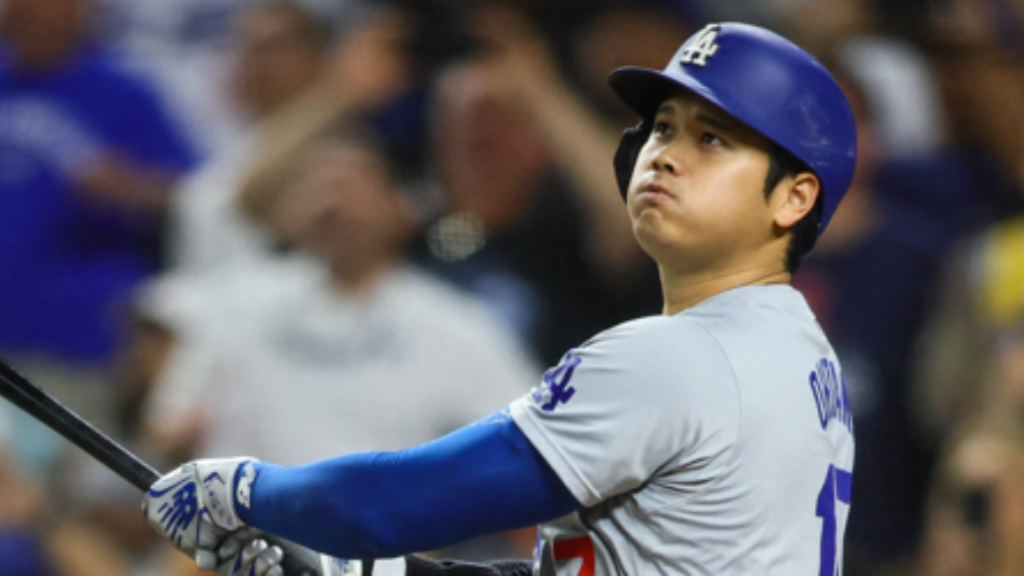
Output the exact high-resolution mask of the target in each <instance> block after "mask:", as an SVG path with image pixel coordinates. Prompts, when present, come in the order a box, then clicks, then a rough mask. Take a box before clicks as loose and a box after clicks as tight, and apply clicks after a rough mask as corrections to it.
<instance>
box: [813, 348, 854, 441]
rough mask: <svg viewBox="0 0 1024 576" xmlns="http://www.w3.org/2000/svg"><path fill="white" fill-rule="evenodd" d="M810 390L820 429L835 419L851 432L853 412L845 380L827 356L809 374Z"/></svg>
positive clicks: (826, 426)
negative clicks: (816, 406)
mask: <svg viewBox="0 0 1024 576" xmlns="http://www.w3.org/2000/svg"><path fill="white" fill-rule="evenodd" d="M810 384H811V391H812V392H813V393H814V400H815V403H816V404H817V405H818V421H819V422H820V423H821V429H822V430H824V429H826V428H828V423H829V422H831V421H833V420H835V421H836V422H839V423H840V424H842V425H843V426H845V427H846V429H847V430H849V431H850V433H851V434H852V433H853V413H852V412H851V411H850V401H849V400H848V399H847V395H846V380H844V379H843V376H842V374H841V373H840V372H839V369H837V368H836V365H835V364H834V363H833V362H832V361H830V360H829V359H828V358H822V359H821V360H819V361H818V365H817V366H815V367H814V371H813V372H811V376H810Z"/></svg>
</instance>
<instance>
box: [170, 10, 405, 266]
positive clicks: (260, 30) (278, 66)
mask: <svg viewBox="0 0 1024 576" xmlns="http://www.w3.org/2000/svg"><path fill="white" fill-rule="evenodd" d="M404 26H405V24H404V22H403V21H402V19H401V17H400V15H398V14H396V13H393V12H391V11H387V10H380V11H375V12H371V13H369V14H367V15H366V16H365V17H364V18H363V19H362V20H361V21H360V22H359V23H358V24H355V25H353V26H352V27H350V28H349V29H347V30H346V31H345V35H344V37H342V38H341V39H340V40H339V41H337V42H336V41H335V39H334V37H333V34H332V28H331V25H330V22H328V21H326V20H324V19H323V18H321V17H318V16H317V14H316V13H314V12H310V11H308V10H307V9H306V8H304V7H303V4H302V3H300V2H297V1H291V0H271V1H265V2H260V3H258V4H255V5H254V6H253V7H251V8H249V9H248V10H246V11H244V12H242V13H241V15H240V19H239V26H238V29H237V30H238V37H237V48H238V59H237V64H236V69H235V71H234V84H235V87H236V98H237V102H238V104H239V106H240V107H241V109H242V115H243V116H244V117H245V119H246V126H245V129H244V132H243V134H242V136H241V138H240V139H239V140H237V141H235V142H234V143H233V145H231V146H227V147H225V148H224V149H222V150H220V151H218V154H217V155H216V156H215V157H214V159H213V160H211V161H210V162H209V163H208V164H207V165H205V166H204V167H203V169H202V170H200V171H199V172H198V173H197V174H195V175H194V176H193V177H192V178H190V179H189V180H188V181H186V182H185V183H184V185H183V186H182V189H181V191H180V192H181V193H180V195H179V197H178V200H177V202H176V203H175V206H174V219H173V222H172V224H173V226H172V233H173V234H172V246H171V249H172V250H171V252H172V256H173V260H174V264H175V265H176V266H177V267H180V268H190V269H196V270H198V269H213V268H216V267H217V266H219V265H222V264H226V263H230V262H231V261H233V260H239V259H246V258H261V257H264V256H266V254H267V252H268V249H269V248H270V244H271V240H270V239H269V238H268V237H267V235H266V234H265V233H264V232H262V231H261V230H260V229H259V228H257V227H254V226H252V225H251V224H250V223H249V222H248V221H247V220H245V219H244V218H242V217H241V216H240V215H239V214H238V212H237V207H236V203H235V199H236V197H237V196H238V194H239V191H240V190H241V189H242V188H245V187H247V186H249V185H250V183H252V182H257V183H258V182H260V181H262V180H264V178H263V176H262V174H263V173H265V172H274V171H275V170H278V167H277V166H276V165H275V162H277V161H278V159H279V158H283V157H286V156H288V154H287V151H288V150H289V149H291V148H294V147H295V146H297V145H298V143H299V142H301V141H302V140H303V139H304V138H305V137H307V136H308V135H309V134H310V133H311V132H312V131H315V130H316V129H317V128H318V127H319V126H322V125H323V124H324V122H326V121H328V120H329V119H330V118H332V117H334V116H336V115H338V114H342V113H347V114H359V113H361V112H362V111H364V110H366V109H368V108H373V107H375V106H381V105H384V104H386V103H387V102H389V101H390V100H391V99H393V98H394V97H395V96H396V94H397V93H398V92H399V91H400V89H401V88H400V86H402V84H403V82H404V70H405V63H404V55H400V54H399V51H400V46H401V42H402V38H403V34H404V32H403V30H404Z"/></svg>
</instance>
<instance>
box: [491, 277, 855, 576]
mask: <svg viewBox="0 0 1024 576" xmlns="http://www.w3.org/2000/svg"><path fill="white" fill-rule="evenodd" d="M511 413H512V416H513V418H514V419H515V421H516V423H517V424H518V426H519V427H520V428H521V429H522V431H523V433H524V434H525V435H526V436H527V437H528V438H529V440H530V442H531V443H532V444H533V446H534V447H536V449H537V450H538V451H539V452H540V453H541V454H542V455H543V457H544V458H545V459H546V460H547V462H548V463H549V464H550V465H551V467H552V468H553V469H554V470H555V472H556V473H557V474H558V476H559V477H560V478H561V480H562V481H563V482H564V483H565V485H566V486H567V487H568V488H569V490H571V491H572V493H573V495H574V496H575V497H576V499H577V500H579V502H580V503H581V504H582V505H583V508H582V509H580V510H579V511H578V512H577V513H574V514H572V515H570V516H567V517H565V518H562V519H559V520H557V521H554V522H551V523H548V524H544V525H542V526H541V527H540V540H539V542H538V558H537V560H538V564H537V571H538V572H539V573H540V574H557V575H558V576H569V575H572V576H591V575H613V574H615V575H618V574H629V575H648V574H688V575H693V574H714V575H723V574H743V575H754V574H757V575H761V574H780V575H785V576H793V575H799V574H804V575H818V574H830V575H831V574H838V573H841V572H842V570H841V565H842V549H843V546H842V542H843V533H844V530H845V526H846V518H847V514H848V511H849V501H850V483H851V478H852V469H853V452H854V444H853V422H852V419H851V416H850V412H849V407H848V404H847V401H846V390H845V385H844V384H843V380H842V376H841V372H840V369H839V363H838V360H837V359H836V356H835V353H834V352H833V350H832V347H831V346H830V345H829V343H828V340H827V339H826V338H825V335H824V334H823V333H822V331H821V329H820V327H819V326H818V324H817V322H816V321H815V319H814V316H813V314H812V313H811V311H810V309H809V308H808V306H807V304H806V302H805V301H804V299H803V296H802V295H801V294H800V293H799V292H797V291H796V290H794V289H793V288H791V287H789V286H780V285H774V286H751V287H743V288H737V289H734V290H730V291H727V292H724V293H722V294H718V295H716V296H714V297H712V298H710V299H708V300H706V301H704V302H702V303H701V304H699V305H698V306H695V307H693V308H691V309H689V310H686V311H685V312H683V313H680V314H678V315H675V316H658V317H651V318H644V319H641V320H636V321H633V322H629V323H626V324H622V325H620V326H618V327H615V328H613V329H611V330H608V331H606V332H603V333H601V334H599V335H598V336H596V337H595V338H594V339H593V340H591V341H589V342H587V343H586V344H585V345H583V346H581V347H580V348H578V349H574V350H572V351H570V352H569V353H568V354H566V356H565V358H563V360H562V362H561V363H560V364H559V366H557V367H555V368H552V369H551V370H549V371H548V372H547V373H546V374H545V377H544V382H543V385H542V386H541V387H539V388H537V389H536V390H535V391H534V392H533V393H532V394H531V395H528V396H526V397H524V398H522V399H520V400H518V401H516V402H515V403H513V404H512V407H511Z"/></svg>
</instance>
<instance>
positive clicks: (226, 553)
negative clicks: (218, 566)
mask: <svg viewBox="0 0 1024 576" xmlns="http://www.w3.org/2000/svg"><path fill="white" fill-rule="evenodd" d="M259 533H260V531H259V529H257V528H253V527H251V526H250V527H246V528H242V529H241V530H237V531H235V532H234V533H233V534H231V535H230V536H228V537H227V538H226V539H224V542H222V543H221V545H220V548H218V549H217V555H218V556H220V559H221V560H227V559H228V558H231V557H233V556H234V555H235V554H238V552H239V551H241V549H242V547H243V546H245V545H246V543H247V542H249V541H250V540H252V539H254V538H256V537H257V536H259Z"/></svg>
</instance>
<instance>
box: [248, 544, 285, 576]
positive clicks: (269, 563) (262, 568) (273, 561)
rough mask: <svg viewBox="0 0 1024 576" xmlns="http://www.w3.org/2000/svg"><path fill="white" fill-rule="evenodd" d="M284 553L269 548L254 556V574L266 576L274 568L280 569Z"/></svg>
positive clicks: (273, 547) (275, 547) (275, 548)
mask: <svg viewBox="0 0 1024 576" xmlns="http://www.w3.org/2000/svg"><path fill="white" fill-rule="evenodd" d="M282 558H284V552H282V551H281V549H280V548H278V547H277V546H271V547H270V548H267V549H265V550H263V551H262V552H260V554H259V555H258V556H256V560H255V561H254V562H255V568H254V570H253V571H254V572H255V573H256V576H268V575H269V574H270V570H271V569H272V568H274V567H277V568H280V564H281V559H282Z"/></svg>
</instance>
